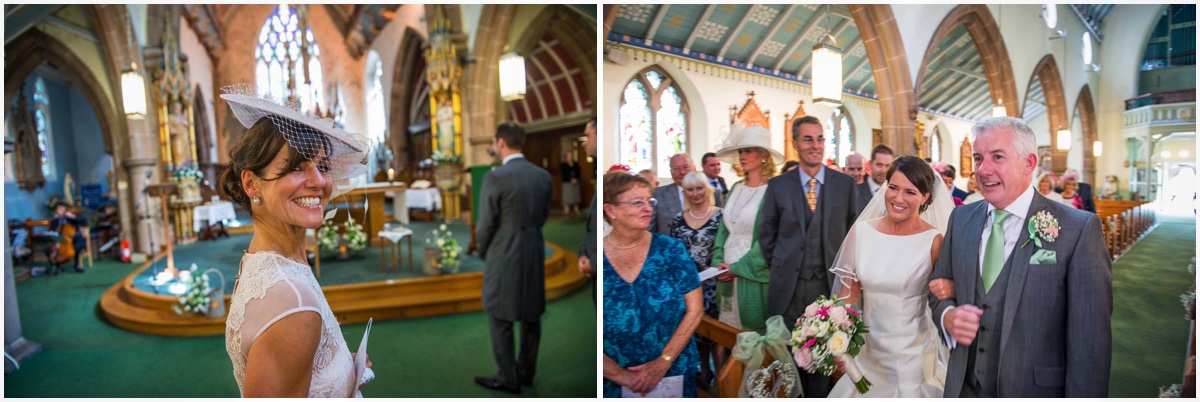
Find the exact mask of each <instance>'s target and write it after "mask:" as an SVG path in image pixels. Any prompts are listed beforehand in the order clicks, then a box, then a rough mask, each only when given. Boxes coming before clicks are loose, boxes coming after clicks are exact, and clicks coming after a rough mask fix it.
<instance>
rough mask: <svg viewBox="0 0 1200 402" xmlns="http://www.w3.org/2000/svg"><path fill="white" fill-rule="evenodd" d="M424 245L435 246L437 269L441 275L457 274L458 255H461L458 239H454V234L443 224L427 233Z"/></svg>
mask: <svg viewBox="0 0 1200 402" xmlns="http://www.w3.org/2000/svg"><path fill="white" fill-rule="evenodd" d="M425 244H426V245H431V244H432V245H436V246H437V249H438V268H439V269H441V270H442V272H443V273H450V274H454V273H458V268H459V265H460V264H461V261H460V260H459V255H460V254H462V247H461V246H459V245H458V239H456V238H454V233H452V232H450V230H449V229H447V228H446V224H445V223H443V224H441V226H438V228H437V229H434V230H433V232H430V233H429V237H426V238H425Z"/></svg>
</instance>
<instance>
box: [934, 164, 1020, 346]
mask: <svg viewBox="0 0 1200 402" xmlns="http://www.w3.org/2000/svg"><path fill="white" fill-rule="evenodd" d="M1033 191H1034V190H1033V187H1029V188H1026V189H1025V192H1023V193H1021V195H1020V196H1017V199H1016V200H1013V202H1012V203H1011V204H1008V207H1005V208H1004V210H1005V211H1008V213H1010V214H1012V216H1010V217H1008V220H1005V221H1004V262H1005V263H1007V262H1008V257H1009V255H1010V254H1012V251H1013V249H1014V248H1016V247H1017V239H1018V238H1020V237H1021V228H1022V227H1024V226H1025V217H1026V216H1027V215H1029V206H1030V204H1033ZM994 210H996V207H995V206H993V205H992V204H991V203H988V205H987V215H986V216H987V217H986V218H985V219H984V221H983V234H982V236H983V238H982V240H981V241H980V242H979V274H980V275H981V276H982V275H983V257H984V255H983V253H984V251H985V249H986V248H987V242H988V238H989V237H992V211H994ZM954 307H955V306H950V308H954ZM948 312H950V309H949V308H948V309H945V310H943V311H942V318H941V320H940V321H938V322H945V318H946V313H948ZM943 329H945V328H943ZM943 336H944V337H945V338H946V344H947V345H949V346H950V349H954V347H955V346H957V345H958V342H957V341H955V340H954V338H952V337H950V333H949V332H945V331H943Z"/></svg>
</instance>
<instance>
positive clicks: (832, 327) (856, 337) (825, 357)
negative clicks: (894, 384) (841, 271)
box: [788, 295, 871, 394]
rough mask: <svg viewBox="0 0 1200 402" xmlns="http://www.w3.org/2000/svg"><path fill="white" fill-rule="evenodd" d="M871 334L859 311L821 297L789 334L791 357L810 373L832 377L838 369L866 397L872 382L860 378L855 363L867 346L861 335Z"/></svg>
mask: <svg viewBox="0 0 1200 402" xmlns="http://www.w3.org/2000/svg"><path fill="white" fill-rule="evenodd" d="M867 332H870V331H868V330H867V326H866V324H864V323H863V320H862V317H861V316H860V315H859V313H858V310H855V309H854V307H853V306H847V305H846V303H844V302H842V301H841V300H836V299H829V298H826V297H825V296H824V295H822V296H821V297H820V298H818V299H817V301H815V302H813V303H812V304H810V305H808V307H807V308H805V309H804V315H803V316H801V317H800V318H799V319H798V320H796V328H795V329H794V330H792V340H791V342H789V343H788V344H789V345H791V346H792V357H793V358H795V360H796V365H798V366H800V368H801V369H804V371H806V372H809V373H821V374H824V375H830V374H833V372H834V371H835V370H837V369H838V368H841V369H843V370H844V371H845V372H846V375H849V376H850V379H851V380H854V387H855V388H857V389H858V392H859V393H862V394H865V393H866V392H867V390H869V389H870V388H871V382H870V381H868V380H867V378H866V377H865V376H863V374H862V371H861V370H859V369H858V365H857V364H855V362H854V359H852V358H851V357H854V356H858V353H859V352H861V351H862V346H863V344H864V343H866V340H865V339H863V336H862V334H865V333H867Z"/></svg>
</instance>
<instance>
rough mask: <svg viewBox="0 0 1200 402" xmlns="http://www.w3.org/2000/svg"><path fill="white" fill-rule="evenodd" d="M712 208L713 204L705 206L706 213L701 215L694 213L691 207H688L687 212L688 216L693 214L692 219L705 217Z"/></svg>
mask: <svg viewBox="0 0 1200 402" xmlns="http://www.w3.org/2000/svg"><path fill="white" fill-rule="evenodd" d="M711 209H712V206H708V207H705V208H704V215H700V216H696V215H695V214H693V213H692V210H691V209H688V211H687V214H688V216H691V217H692V219H704V217H705V216H707V215H708V211H709V210H711Z"/></svg>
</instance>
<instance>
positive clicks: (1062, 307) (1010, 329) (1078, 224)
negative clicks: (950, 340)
mask: <svg viewBox="0 0 1200 402" xmlns="http://www.w3.org/2000/svg"><path fill="white" fill-rule="evenodd" d="M987 205H988V204H987V203H986V202H976V203H972V204H967V205H964V206H961V207H958V208H955V210H954V212H953V213H952V214H951V215H950V224H949V229H948V231H949V233H946V235H945V238H944V240H943V241H942V249H941V253H940V254H939V255H938V261H937V265H936V266H935V267H934V269H933V275H932V278H933V279H937V278H949V279H952V280H954V292H955V295H956V297H955V298H950V299H945V300H938V299H937V298H935V297H933V295H932V294H930V295H929V307H930V309H931V310H932V313H933V320H934V321H935V322H936V324H937V326H938V328H939V329H942V328H941V327H942V323H941V316H942V313H943V312H944V311H945V310H946V309H947V308H950V307H951V306H957V305H963V304H971V305H975V306H978V305H979V303H980V300H982V299H983V295H980V294H976V284H977V282H978V281H979V280H980V279H979V276H980V268H979V247H980V242H981V241H982V239H981V237H982V235H981V234H982V233H983V231H984V230H985V228H984V222H985V221H986V220H987ZM1039 211H1046V212H1047V213H1049V214H1050V215H1052V216H1053V217H1055V218H1057V219H1058V224H1059V232H1058V238H1057V239H1055V240H1054V242H1045V241H1043V242H1042V245H1043V246H1045V248H1046V249H1048V250H1053V251H1054V252H1055V253H1056V260H1057V262H1056V263H1053V264H1038V265H1031V264H1029V259H1030V257H1031V256H1033V254H1034V252H1035V250H1036V249H1037V247H1036V246H1035V245H1034V243H1032V242H1030V243H1029V244H1026V245H1025V246H1024V247H1021V245H1022V244H1024V243H1025V241H1026V240H1027V239H1029V232H1028V231H1027V230H1024V228H1026V227H1027V226H1026V225H1028V218H1027V219H1026V223H1025V224H1024V225H1022V226H1021V227H1022V228H1023V229H1022V230H1021V237H1020V238H1019V239H1018V240H1017V246H1016V247H1015V248H1013V251H1012V254H1010V255H1009V256H1008V258H1009V259H1010V260H1012V265H1011V266H1010V269H1012V272H1010V273H1009V282H1008V290H1007V291H1006V292H1005V294H1004V316H1003V317H1002V318H1003V320H1002V321H1003V325H1002V327H1001V329H1000V330H1001V336H1002V338H1001V341H1000V354H999V356H1000V369H999V373H998V375H999V381H998V382H997V389H998V390H999V392H1000V395H999V396H1000V397H1051V398H1053V397H1068V398H1080V397H1093V398H1094V397H1106V396H1108V376H1109V367H1110V363H1111V358H1112V328H1111V325H1112V322H1111V319H1112V265H1111V261H1110V260H1109V256H1108V251H1107V248H1106V247H1105V245H1104V237H1103V235H1102V234H1101V231H1100V219H1099V218H1098V217H1097V216H1096V214H1092V213H1089V212H1086V211H1080V210H1077V209H1074V208H1069V207H1067V206H1065V205H1062V204H1060V203H1057V202H1051V201H1049V200H1047V199H1046V198H1045V197H1043V196H1042V195H1041V194H1038V193H1037V192H1036V191H1035V192H1034V194H1033V202H1032V203H1030V206H1029V212H1028V215H1027V216H1028V217H1033V215H1035V214H1037V213H1038V212H1039ZM942 331H943V334H944V333H945V332H944V329H942ZM969 350H970V348H969V347H967V346H965V345H959V346H958V347H956V348H954V350H952V351H951V352H950V362H949V369H948V371H947V373H946V390H945V396H946V397H957V396H959V394H960V393H961V391H962V388H963V378H964V376H965V375H966V372H967V370H972V369H973V368H972V367H967V360H968V359H967V358H968V352H969Z"/></svg>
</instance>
